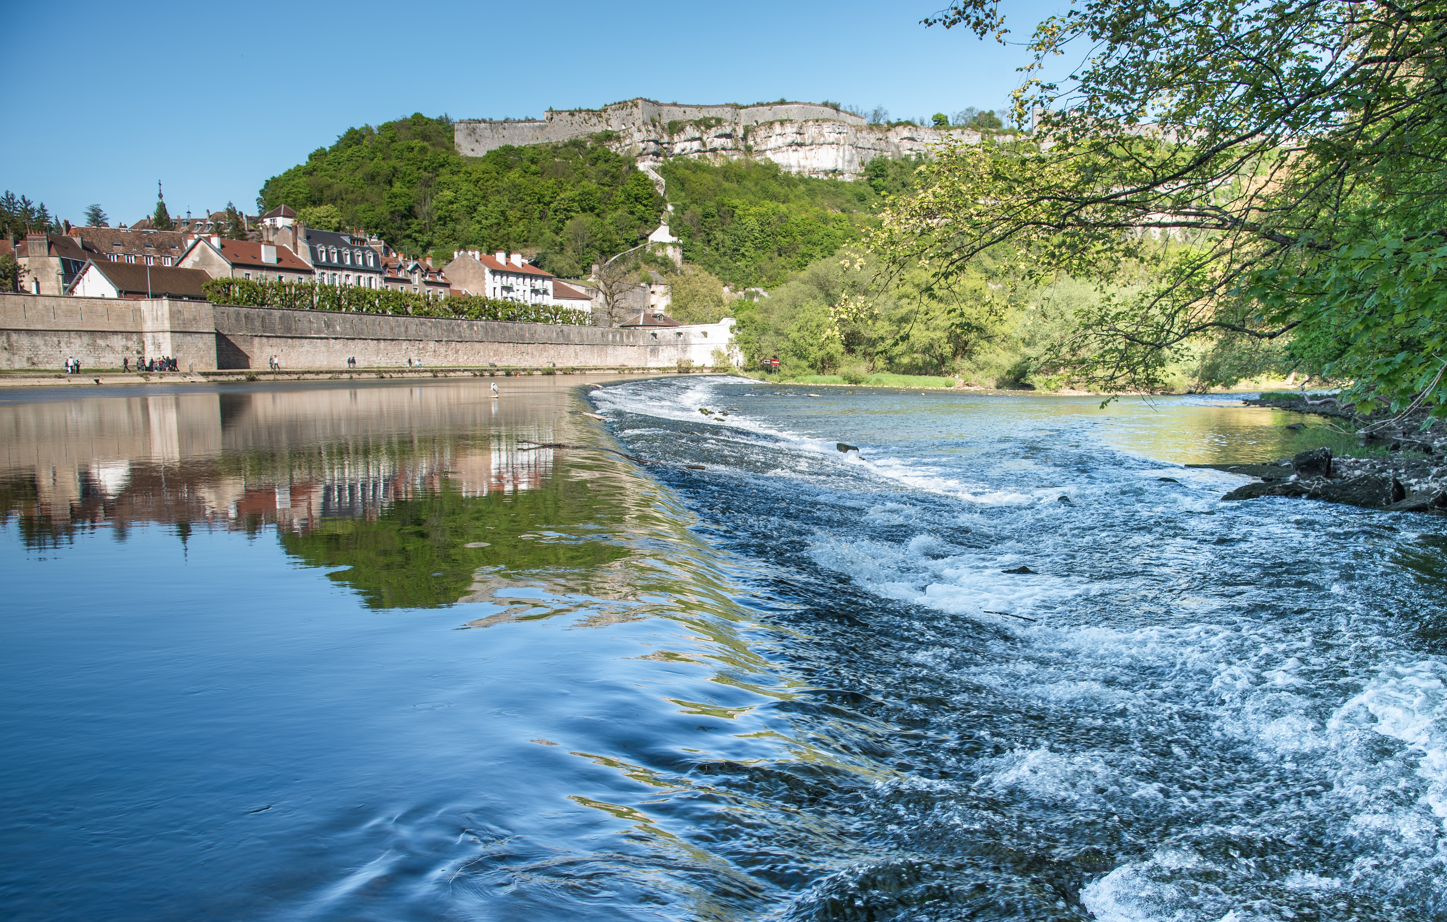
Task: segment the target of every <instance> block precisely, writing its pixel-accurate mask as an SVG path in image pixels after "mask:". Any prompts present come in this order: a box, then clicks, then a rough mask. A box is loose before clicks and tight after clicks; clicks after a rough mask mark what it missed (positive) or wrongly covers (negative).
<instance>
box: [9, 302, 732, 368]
mask: <svg viewBox="0 0 1447 922" xmlns="http://www.w3.org/2000/svg"><path fill="white" fill-rule="evenodd" d="M732 325H733V321H732V320H724V321H722V322H721V323H717V324H709V325H698V326H685V327H674V328H667V329H662V330H656V331H650V330H612V329H602V328H599V327H578V326H564V325H560V324H546V323H499V322H493V321H483V320H440V319H434V318H423V317H389V316H378V315H375V314H344V313H333V312H327V311H288V310H272V309H268V308H255V307H229V306H224V305H211V304H198V303H192V302H180V301H166V300H160V299H158V300H151V301H122V300H115V299H109V298H63V297H49V296H40V295H22V294H15V295H0V368H6V369H27V368H31V369H37V370H39V369H44V370H51V371H54V370H59V369H60V368H61V367H63V365H64V363H65V360H66V359H67V358H71V357H74V358H78V359H80V361H81V365H82V368H119V367H120V364H121V360H122V359H130V360H131V361H132V362H134V361H135V360H136V359H137V358H138V357H142V356H144V357H145V358H158V357H161V356H173V357H175V358H176V359H178V360H179V362H180V367H181V368H182V370H189V369H194V370H196V371H209V370H215V369H222V370H224V369H248V368H266V367H267V365H268V359H270V358H276V359H277V360H278V361H280V362H281V365H282V368H283V369H288V370H295V371H301V370H317V369H344V368H346V367H347V359H348V358H349V357H353V358H356V360H357V362H358V364H359V365H362V366H364V367H405V366H406V365H407V361H408V360H409V359H411V360H413V361H420V362H422V363H423V364H425V365H428V366H433V367H446V366H453V367H457V366H462V367H478V366H484V365H488V364H489V363H491V364H495V365H498V366H500V367H505V366H512V367H516V368H545V367H548V366H552V365H556V366H557V367H559V368H568V367H573V368H619V367H626V368H672V367H676V366H677V364H678V362H679V361H680V360H686V361H689V362H692V363H693V364H694V365H696V366H707V365H712V364H713V352H714V350H716V349H720V348H721V349H723V350H724V351H725V352H726V353H727V352H728V351H729V348H730V347H729V342H730V338H731V335H730V334H731V327H732Z"/></svg>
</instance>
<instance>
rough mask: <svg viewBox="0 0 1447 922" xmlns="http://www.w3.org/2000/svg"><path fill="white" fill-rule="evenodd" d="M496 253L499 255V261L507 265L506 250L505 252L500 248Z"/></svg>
mask: <svg viewBox="0 0 1447 922" xmlns="http://www.w3.org/2000/svg"><path fill="white" fill-rule="evenodd" d="M496 255H497V261H498V262H500V263H502V264H503V265H507V253H506V252H504V251H503V250H498V251H497V254H496Z"/></svg>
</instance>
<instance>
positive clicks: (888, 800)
mask: <svg viewBox="0 0 1447 922" xmlns="http://www.w3.org/2000/svg"><path fill="white" fill-rule="evenodd" d="M576 382H577V379H560V380H551V379H550V380H546V381H544V382H541V383H534V382H519V381H515V380H513V379H506V381H505V382H500V386H501V388H502V392H503V393H502V397H501V398H500V399H499V400H496V401H494V400H492V399H490V393H489V391H488V385H487V383H472V384H467V383H456V382H438V383H429V384H426V385H416V384H413V383H407V384H376V385H369V386H363V387H352V386H336V385H333V384H326V385H320V384H313V385H298V386H294V387H274V386H267V387H260V388H248V387H234V388H207V389H196V390H176V391H163V390H160V389H148V390H133V391H128V390H118V389H102V388H97V389H95V390H94V391H91V392H86V393H85V394H83V395H82V396H77V392H76V391H74V390H64V391H53V392H52V391H33V392H28V393H26V394H14V393H11V394H4V395H0V520H3V528H0V555H3V556H0V562H3V572H4V573H5V581H4V587H5V601H4V605H3V607H0V696H3V698H0V700H3V703H4V706H3V708H0V751H3V752H4V753H5V756H4V758H3V759H0V802H3V803H0V806H3V811H0V855H3V858H4V860H3V862H0V908H3V911H4V915H5V916H6V917H7V918H15V919H26V920H30V919H66V920H68V919H92V918H106V919H124V920H129V919H137V920H139V919H148V920H149V919H195V918H219V919H268V920H269V919H377V920H396V919H489V920H490V919H519V920H521V919H551V918H567V919H570V920H571V919H617V918H636V919H678V920H682V919H707V920H746V919H789V920H816V919H817V920H825V919H831V920H832V919H839V920H843V919H861V920H862V919H892V920H893V919H898V920H951V919H1032V920H1033V919H1086V918H1097V919H1103V920H1148V919H1149V920H1155V919H1159V920H1203V922H1205V920H1211V922H1217V920H1231V922H1245V920H1256V919H1263V920H1265V919H1273V920H1274V919H1284V920H1291V919H1353V918H1356V919H1374V920H1375V919H1382V920H1385V919H1444V918H1447V889H1444V882H1447V837H1444V825H1443V824H1444V821H1447V684H1444V683H1447V663H1444V660H1443V654H1444V652H1447V644H1444V633H1443V631H1444V627H1447V620H1444V618H1447V615H1444V611H1443V592H1442V586H1443V583H1442V578H1443V575H1444V573H1447V538H1443V537H1441V536H1440V532H1442V531H1443V529H1442V528H1441V522H1440V520H1438V519H1433V518H1429V517H1417V516H1402V517H1394V518H1387V517H1383V516H1381V515H1377V514H1373V513H1369V512H1365V511H1362V510H1355V509H1349V508H1341V507H1330V506H1324V505H1310V504H1305V503H1300V502H1295V501H1290V500H1263V501H1257V502H1252V503H1245V504H1222V503H1220V502H1219V497H1220V495H1221V494H1222V493H1224V492H1225V491H1226V490H1228V489H1230V488H1231V487H1232V486H1233V485H1234V484H1236V483H1237V482H1239V478H1236V477H1234V476H1232V475H1227V474H1220V473H1217V472H1214V471H1207V470H1194V469H1185V468H1182V467H1181V466H1180V465H1182V464H1186V463H1203V462H1233V461H1262V460H1270V459H1274V458H1277V457H1280V456H1282V455H1285V454H1289V453H1291V452H1293V451H1296V450H1300V449H1301V448H1304V447H1308V446H1310V445H1312V444H1315V443H1316V442H1317V441H1320V440H1321V439H1322V437H1323V436H1322V433H1321V432H1320V431H1319V430H1317V429H1315V428H1309V429H1308V430H1306V431H1290V430H1286V429H1285V428H1284V427H1285V424H1286V423H1288V422H1293V421H1295V420H1294V419H1293V418H1291V417H1288V416H1287V415H1286V414H1281V413H1278V412H1276V411H1270V410H1261V409H1251V408H1244V407H1241V406H1240V405H1239V402H1238V401H1236V400H1233V399H1229V398H1181V399H1170V400H1163V401H1159V402H1157V403H1156V404H1154V405H1147V404H1143V403H1140V402H1126V403H1123V404H1118V405H1115V406H1113V407H1111V408H1110V409H1108V410H1101V409H1100V408H1099V407H1098V406H1097V403H1096V401H1093V400H1089V399H1080V400H1074V399H1060V398H1033V397H1011V398H993V397H983V396H970V395H960V394H953V393H932V394H928V395H920V394H918V393H913V392H908V393H900V392H891V391H883V390H865V389H859V390H857V391H856V392H853V393H850V392H845V391H838V390H835V391H830V392H829V393H828V394H826V395H825V396H823V397H817V398H813V397H808V396H807V394H806V392H805V391H804V390H800V389H795V388H785V387H777V386H771V385H758V384H752V383H748V382H739V381H733V380H729V379H720V378H678V379H656V380H651V381H639V382H631V383H616V382H613V383H609V384H608V385H607V386H606V387H603V388H602V389H599V390H595V391H593V392H592V393H591V394H589V395H587V396H585V395H584V394H583V393H582V392H581V390H580V389H579V388H577V387H576ZM704 408H706V409H708V410H709V411H710V412H709V413H707V414H705V413H702V412H700V410H701V409H704ZM580 411H586V412H597V413H600V414H602V415H603V416H604V417H605V418H606V422H603V423H599V422H596V421H594V420H592V419H591V418H589V417H585V416H582V415H581V414H580ZM723 413H726V414H727V415H726V416H725V415H722V414H723ZM1314 425H1315V424H1313V426H1314ZM837 441H845V442H849V443H852V444H855V445H858V446H859V447H860V449H861V451H860V452H859V453H850V454H848V455H844V454H840V453H839V452H838V451H836V450H835V447H834V445H835V442H837ZM609 449H613V450H618V451H622V452H625V453H627V454H631V455H636V456H640V457H643V458H646V459H648V460H650V461H652V462H657V463H653V464H648V465H644V466H640V465H636V464H634V463H632V462H630V461H627V460H624V459H623V458H621V457H619V456H618V455H617V454H615V453H612V452H610V451H609ZM686 465H703V466H704V467H705V470H703V471H698V470H692V469H689V468H688V467H686ZM1162 478H1165V479H1162ZM1062 497H1065V500H1062ZM1022 566H1024V567H1028V568H1029V569H1030V570H1031V571H1034V572H1032V573H1007V572H1004V571H1006V570H1014V569H1017V568H1019V567H1022Z"/></svg>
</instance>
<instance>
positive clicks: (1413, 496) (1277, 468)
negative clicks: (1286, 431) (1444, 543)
mask: <svg viewBox="0 0 1447 922" xmlns="http://www.w3.org/2000/svg"><path fill="white" fill-rule="evenodd" d="M1246 403H1248V404H1251V405H1254V406H1267V407H1274V408H1276V409H1282V410H1293V411H1295V412H1298V413H1311V414H1314V415H1318V416H1330V417H1335V418H1338V419H1342V420H1345V421H1347V423H1348V424H1349V425H1351V426H1353V427H1354V428H1356V429H1357V437H1358V438H1359V439H1360V440H1361V441H1362V443H1363V444H1365V445H1376V446H1380V447H1384V448H1386V449H1387V450H1388V452H1389V454H1388V455H1386V456H1385V457H1372V458H1336V457H1333V456H1332V453H1331V451H1330V449H1326V448H1316V449H1312V450H1311V451H1305V452H1302V453H1301V454H1298V455H1297V456H1296V457H1294V458H1292V459H1291V460H1289V461H1280V462H1277V463H1276V464H1268V465H1210V466H1211V467H1216V468H1217V469H1218V470H1226V471H1231V472H1233V473H1241V474H1249V475H1250V476H1253V477H1257V478H1259V480H1258V482H1256V483H1248V484H1246V485H1245V486H1242V487H1238V488H1237V489H1235V490H1232V491H1231V492H1230V493H1228V494H1226V495H1225V496H1224V497H1223V499H1226V500H1243V499H1254V498H1256V497H1261V496H1288V497H1298V498H1302V499H1316V500H1321V501H1323V502H1328V503H1344V504H1346V505H1351V506H1361V507H1363V508H1367V509H1381V510H1384V511H1389V512H1431V513H1435V514H1439V515H1447V425H1444V423H1443V421H1442V420H1439V419H1430V418H1429V417H1428V416H1427V414H1426V413H1424V412H1420V411H1418V412H1415V413H1412V414H1408V415H1407V416H1405V417H1402V418H1398V417H1396V416H1394V415H1393V414H1391V413H1389V412H1387V411H1383V410H1379V411H1377V412H1376V413H1373V414H1372V415H1370V416H1362V415H1360V414H1358V413H1356V412H1355V411H1354V410H1353V409H1352V408H1351V407H1349V406H1347V407H1343V406H1341V405H1340V404H1338V403H1337V401H1335V400H1334V399H1331V398H1307V397H1306V396H1305V395H1303V396H1301V397H1266V398H1260V399H1252V400H1247V401H1246ZM1248 468H1249V469H1248Z"/></svg>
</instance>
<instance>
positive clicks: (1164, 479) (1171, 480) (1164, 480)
mask: <svg viewBox="0 0 1447 922" xmlns="http://www.w3.org/2000/svg"><path fill="white" fill-rule="evenodd" d="M1156 479H1157V480H1159V481H1160V482H1161V483H1180V481H1179V480H1177V479H1176V478H1174V477H1157V478H1156Z"/></svg>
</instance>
